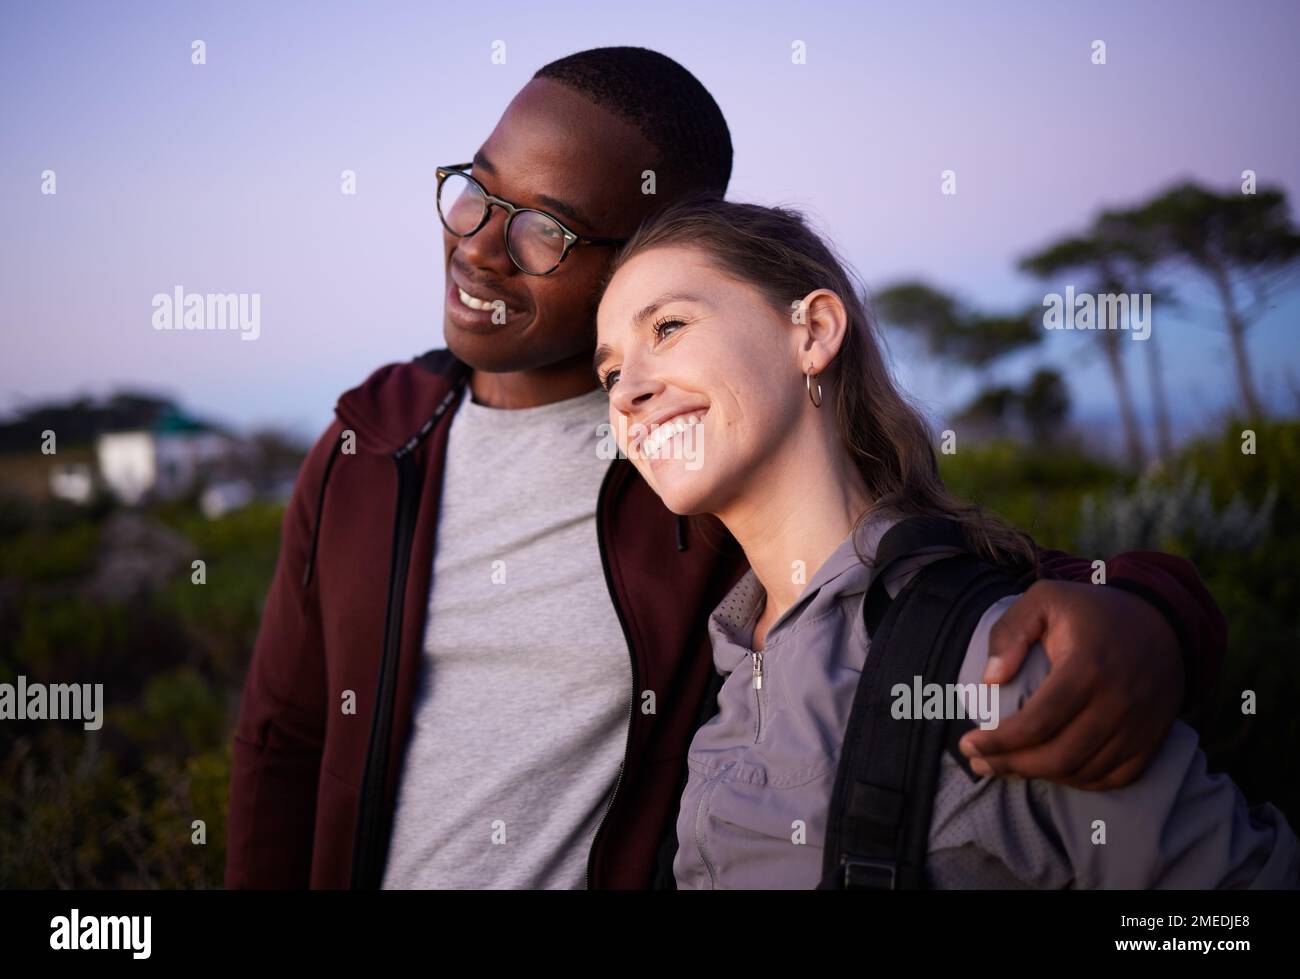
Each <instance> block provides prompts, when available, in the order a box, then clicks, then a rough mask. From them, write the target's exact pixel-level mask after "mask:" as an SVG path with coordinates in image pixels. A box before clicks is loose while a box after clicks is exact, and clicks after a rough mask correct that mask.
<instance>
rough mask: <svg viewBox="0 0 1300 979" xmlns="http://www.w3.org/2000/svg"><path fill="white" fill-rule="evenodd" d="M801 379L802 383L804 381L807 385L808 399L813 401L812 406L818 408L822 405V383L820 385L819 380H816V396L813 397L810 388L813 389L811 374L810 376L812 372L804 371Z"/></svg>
mask: <svg viewBox="0 0 1300 979" xmlns="http://www.w3.org/2000/svg"><path fill="white" fill-rule="evenodd" d="M803 379H804V383H805V384H806V385H807V387H808V400H809V401H811V402H812V403H813V407H814V408H820V407H821V406H822V385H821V381H818V382H817V397H815V398H814V397H813V391H812V389H813V384H812V379H813V376H812V374H810V373H808V372H807V371H804V375H803Z"/></svg>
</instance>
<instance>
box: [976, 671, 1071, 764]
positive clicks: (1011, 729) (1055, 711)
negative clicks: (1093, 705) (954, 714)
mask: <svg viewBox="0 0 1300 979" xmlns="http://www.w3.org/2000/svg"><path fill="white" fill-rule="evenodd" d="M1072 672H1073V671H1071V670H1070V669H1069V664H1068V663H1065V664H1062V665H1061V667H1060V668H1059V669H1056V670H1052V672H1050V673H1048V674H1047V679H1046V680H1044V681H1043V685H1042V686H1041V687H1039V688H1038V689H1037V690H1035V691H1034V692H1033V693H1032V694H1031V695H1030V697H1029V699H1028V700H1026V701H1025V705H1024V706H1023V707H1022V708H1020V710H1019V712H1017V713H1015V714H1013V715H1012V716H1011V717H1009V718H1007V719H1006V720H1004V721H1001V722H1000V723H999V724H998V726H997V727H995V728H992V729H991V730H988V731H980V730H975V731H971V732H969V733H967V734H966V735H964V736H963V737H962V739H961V742H960V746H961V750H962V753H963V754H965V755H967V756H974V755H984V756H996V755H1002V754H1006V753H1007V752H1011V751H1024V750H1025V749H1027V748H1036V747H1038V746H1039V745H1042V744H1044V743H1045V742H1046V741H1047V740H1048V739H1049V738H1051V737H1052V736H1053V735H1055V734H1056V733H1057V732H1058V731H1060V730H1061V729H1062V728H1063V727H1065V726H1066V725H1067V724H1069V723H1071V722H1072V721H1073V720H1074V719H1075V718H1076V717H1077V716H1078V715H1079V712H1080V711H1081V710H1083V708H1084V707H1085V706H1086V705H1087V704H1088V701H1089V700H1090V699H1091V698H1092V697H1093V689H1092V684H1090V683H1087V682H1083V683H1080V682H1079V678H1078V677H1076V676H1072V675H1071V674H1072Z"/></svg>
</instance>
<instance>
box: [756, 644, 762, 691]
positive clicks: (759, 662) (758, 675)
mask: <svg viewBox="0 0 1300 979" xmlns="http://www.w3.org/2000/svg"><path fill="white" fill-rule="evenodd" d="M754 689H755V690H762V689H763V653H762V651H761V650H757V649H756V650H754Z"/></svg>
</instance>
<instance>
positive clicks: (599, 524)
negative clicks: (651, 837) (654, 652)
mask: <svg viewBox="0 0 1300 979" xmlns="http://www.w3.org/2000/svg"><path fill="white" fill-rule="evenodd" d="M617 465H618V460H617V459H615V460H614V461H613V462H611V463H610V466H609V469H607V470H606V471H605V478H604V479H603V480H601V483H600V493H599V495H598V496H597V497H596V541H597V543H598V545H599V547H600V566H601V568H602V569H603V570H604V572H605V587H606V588H607V589H608V590H609V598H610V601H612V602H613V603H614V611H615V612H616V613H617V615H618V624H619V626H620V627H621V628H622V630H623V639H624V641H625V642H626V643H627V656H628V659H629V660H630V662H631V665H632V699H631V700H630V701H629V703H628V708H627V740H626V741H625V742H624V744H623V760H622V761H621V762H620V763H619V766H618V778H616V779H615V780H614V791H612V792H611V793H610V794H609V799H608V800H607V801H606V803H605V811H604V812H602V813H601V814H600V822H599V823H597V824H596V835H595V836H593V837H592V838H591V850H590V851H588V853H587V872H586V876H585V883H586V889H587V890H591V864H592V861H593V860H594V859H595V857H596V844H597V843H599V842H600V833H601V830H603V829H604V828H605V820H606V819H607V818H608V817H609V813H610V810H611V809H613V808H614V800H615V799H617V798H618V790H619V786H621V785H622V784H623V772H624V771H625V770H626V769H627V758H628V750H629V749H630V748H631V747H632V721H633V719H634V718H635V716H636V687H637V673H636V653H635V651H634V650H633V649H632V633H631V631H630V630H629V629H628V627H627V619H626V618H625V617H624V615H623V606H622V605H621V604H619V600H618V593H617V592H616V591H615V590H614V576H613V575H612V574H611V573H610V570H609V555H608V553H607V552H606V549H605V535H604V528H605V522H604V515H605V505H606V504H605V500H606V494H605V491H606V489H607V488H608V486H609V481H610V479H611V478H612V477H613V475H614V467H615V466H617Z"/></svg>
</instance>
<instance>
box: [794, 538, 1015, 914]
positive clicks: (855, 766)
mask: <svg viewBox="0 0 1300 979" xmlns="http://www.w3.org/2000/svg"><path fill="white" fill-rule="evenodd" d="M909 524H910V525H911V527H908V526H907V525H909ZM935 529H936V528H935V527H934V526H930V527H928V528H927V527H918V526H917V524H916V523H913V521H911V520H906V521H903V522H902V523H900V524H898V525H896V526H895V527H894V528H891V530H890V531H889V532H888V533H887V534H886V535H885V538H884V539H883V540H882V541H881V547H880V548H879V549H878V551H877V558H876V564H877V572H876V575H875V576H874V579H873V582H872V586H871V588H870V589H869V590H868V595H867V597H866V599H864V601H863V615H864V618H865V619H867V620H868V635H869V636H870V639H871V646H870V649H869V651H868V655H867V659H866V663H865V664H864V666H863V670H862V677H861V679H860V681H859V683H858V689H857V692H856V694H855V696H854V701H853V707H852V710H851V712H850V714H849V721H848V726H847V728H846V730H845V736H844V744H843V749H842V757H841V759H840V765H839V770H838V773H837V775H836V780H835V787H834V790H833V791H832V794H831V805H830V810H829V814H828V820H827V828H826V841H825V846H824V851H823V862H822V880H821V883H820V884H819V885H818V887H819V888H821V889H839V888H849V887H875V888H887V889H892V888H922V887H925V886H926V877H925V858H926V853H927V851H928V843H929V831H930V815H931V809H932V807H933V805H934V795H935V790H936V787H937V785H938V777H939V759H940V757H941V755H942V753H943V751H944V749H945V747H946V746H948V745H949V744H951V743H953V742H954V740H955V737H954V735H955V736H960V734H962V733H964V731H965V729H966V728H968V727H969V726H970V725H969V724H968V723H965V722H962V721H955V722H950V721H948V720H942V719H931V720H926V719H921V718H917V719H911V720H898V719H895V718H894V716H893V714H892V711H891V708H892V703H893V699H894V697H893V689H894V686H895V685H896V684H900V683H901V684H904V685H905V686H906V687H907V688H908V689H909V690H910V689H911V688H912V684H913V682H914V680H915V678H916V677H920V678H921V682H922V683H923V684H927V683H939V684H946V683H952V682H955V681H956V679H957V677H958V675H959V673H960V671H961V664H962V661H963V659H964V658H965V655H966V650H967V647H968V646H969V645H970V638H971V635H972V634H973V633H974V631H975V626H976V625H978V624H979V620H980V619H981V618H982V617H983V615H984V613H985V612H986V611H987V610H988V607H989V606H990V605H992V604H993V603H994V602H995V601H997V600H998V599H999V598H1003V597H1005V596H1006V595H1011V594H1015V593H1016V592H1017V591H1019V590H1020V584H1019V582H1017V580H1016V579H1015V578H1014V577H1013V576H1012V575H1011V574H1009V573H1008V572H1006V571H1005V570H1003V569H1001V568H998V567H996V566H993V565H990V564H986V563H985V562H983V561H981V560H980V559H979V558H977V557H975V556H974V555H972V554H969V553H962V554H957V555H954V556H951V557H944V558H940V559H938V560H936V561H934V562H933V563H931V564H928V565H926V566H925V567H923V568H921V569H920V570H919V571H918V572H917V573H916V575H915V576H914V577H913V578H912V580H911V581H909V582H908V583H907V585H906V586H905V587H904V588H903V590H902V591H901V592H899V594H898V597H897V598H895V599H894V600H892V601H889V599H888V594H887V592H885V578H886V577H887V575H886V574H885V572H886V571H887V568H888V565H890V564H892V563H894V562H895V561H896V560H898V559H899V558H900V557H902V556H905V555H906V554H907V553H910V552H912V551H915V550H918V549H921V548H924V547H929V546H932V545H933V544H935V543H949V542H954V541H955V538H954V537H953V534H954V533H959V532H960V529H959V528H956V527H955V526H954V527H950V528H948V529H946V530H942V532H941V533H939V534H935V533H934V531H935ZM896 530H898V531H902V533H900V534H899V535H898V536H896V537H895V538H894V540H895V541H904V542H905V543H904V544H892V543H891V542H890V540H889V538H890V536H891V535H893V534H894V533H895V531H896ZM887 544H888V545H889V547H888V548H886V545H887ZM958 546H964V545H958ZM877 591H879V592H880V593H884V594H885V598H884V599H883V604H881V603H882V600H881V599H879V598H878V597H874V596H873V593H874V592H877ZM873 610H883V611H881V613H880V614H879V619H878V621H877V622H876V623H875V625H876V628H875V630H874V631H872V630H871V628H870V625H871V622H870V616H871V614H872V612H873ZM954 728H955V730H954Z"/></svg>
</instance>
